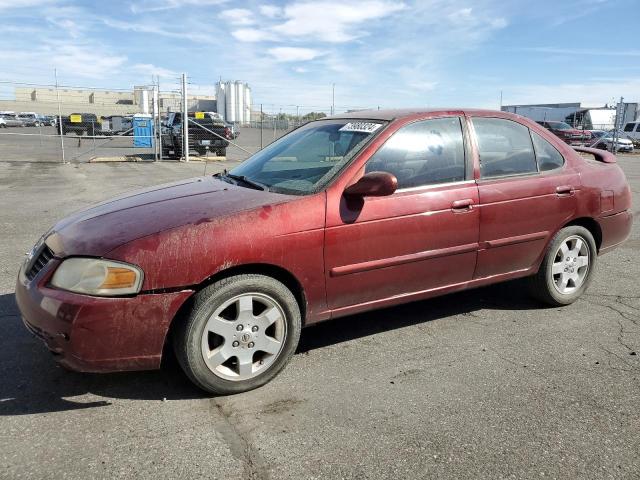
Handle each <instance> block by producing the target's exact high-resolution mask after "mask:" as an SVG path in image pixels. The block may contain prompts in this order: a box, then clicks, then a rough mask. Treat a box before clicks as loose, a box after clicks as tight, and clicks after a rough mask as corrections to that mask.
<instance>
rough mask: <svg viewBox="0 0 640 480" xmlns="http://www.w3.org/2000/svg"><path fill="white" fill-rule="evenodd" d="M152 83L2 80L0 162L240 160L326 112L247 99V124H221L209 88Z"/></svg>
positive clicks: (221, 119) (327, 107)
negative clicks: (123, 84)
mask: <svg viewBox="0 0 640 480" xmlns="http://www.w3.org/2000/svg"><path fill="white" fill-rule="evenodd" d="M159 83H160V82H159V81H154V82H152V83H151V84H147V85H140V86H133V87H132V88H130V89H121V88H120V89H118V88H98V87H88V86H75V85H62V84H56V83H51V84H36V83H23V82H14V81H8V80H2V81H0V145H1V146H2V155H1V156H0V161H9V162H20V161H29V162H59V163H60V162H65V163H84V162H106V161H178V160H181V161H185V160H189V161H202V160H205V161H217V160H227V161H232V162H240V161H242V160H244V159H246V158H247V157H249V156H250V155H252V154H253V153H255V152H257V151H259V150H260V149H261V148H263V147H265V146H266V145H268V144H269V143H271V142H273V141H274V140H276V139H278V138H280V137H281V136H282V135H284V134H285V133H287V132H289V131H291V130H293V129H294V128H296V127H298V126H299V125H301V124H303V123H305V122H307V121H309V120H315V119H318V118H323V117H325V116H327V115H329V114H330V113H331V111H332V110H333V108H332V107H331V106H326V107H317V106H315V107H311V106H304V105H296V106H293V105H289V106H284V105H273V104H269V105H267V104H260V103H253V105H252V108H251V112H250V119H248V121H246V122H245V123H227V122H226V121H225V120H224V119H223V118H222V117H221V116H220V115H219V114H217V113H216V111H217V105H216V97H215V95H214V93H213V92H212V91H211V89H210V88H209V89H207V88H206V87H198V86H197V85H192V84H189V86H188V90H189V92H188V95H185V94H184V91H183V88H184V89H186V86H183V85H181V83H180V81H179V79H175V81H174V82H173V84H171V83H170V82H165V83H167V85H163V86H160V85H159ZM343 110H344V109H343ZM185 111H186V112H187V118H188V122H187V125H186V128H185V125H183V122H182V116H183V115H184V113H185ZM185 130H186V135H185ZM187 144H188V147H187Z"/></svg>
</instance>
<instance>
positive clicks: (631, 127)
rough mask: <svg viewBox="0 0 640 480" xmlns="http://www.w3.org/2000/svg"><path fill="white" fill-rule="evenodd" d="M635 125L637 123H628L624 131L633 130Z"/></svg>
mask: <svg viewBox="0 0 640 480" xmlns="http://www.w3.org/2000/svg"><path fill="white" fill-rule="evenodd" d="M634 126H635V123H627V124H626V125H625V126H624V131H625V132H633V127H634Z"/></svg>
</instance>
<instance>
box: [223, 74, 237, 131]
mask: <svg viewBox="0 0 640 480" xmlns="http://www.w3.org/2000/svg"><path fill="white" fill-rule="evenodd" d="M224 93H225V106H226V111H225V113H226V119H227V122H230V123H235V122H236V121H237V120H236V119H237V112H236V88H235V84H234V83H233V82H227V84H226V85H225V92H224Z"/></svg>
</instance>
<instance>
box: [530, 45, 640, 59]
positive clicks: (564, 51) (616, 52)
mask: <svg viewBox="0 0 640 480" xmlns="http://www.w3.org/2000/svg"><path fill="white" fill-rule="evenodd" d="M519 50H520V51H526V52H537V53H551V54H558V55H570V56H573V55H596V56H604V57H608V56H611V57H640V50H620V49H611V50H601V49H597V48H556V47H531V48H520V49H519Z"/></svg>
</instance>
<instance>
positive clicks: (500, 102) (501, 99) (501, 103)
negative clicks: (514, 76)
mask: <svg viewBox="0 0 640 480" xmlns="http://www.w3.org/2000/svg"><path fill="white" fill-rule="evenodd" d="M500 110H502V90H500Z"/></svg>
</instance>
